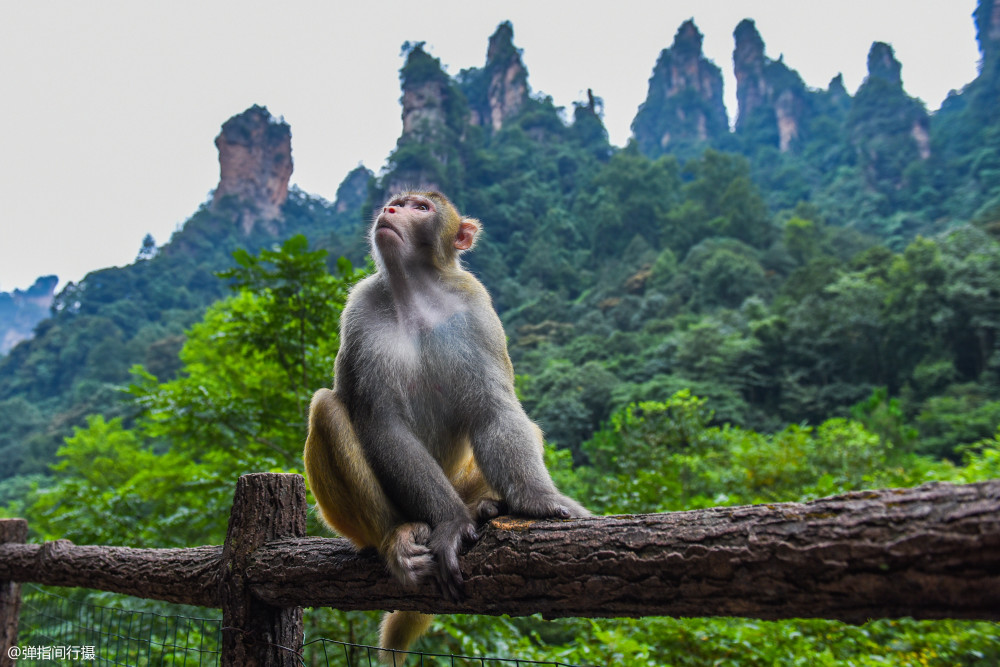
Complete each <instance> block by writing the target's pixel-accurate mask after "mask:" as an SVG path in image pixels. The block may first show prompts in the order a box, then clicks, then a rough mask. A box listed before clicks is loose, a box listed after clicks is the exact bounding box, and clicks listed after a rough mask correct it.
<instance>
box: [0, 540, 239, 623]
mask: <svg viewBox="0 0 1000 667" xmlns="http://www.w3.org/2000/svg"><path fill="white" fill-rule="evenodd" d="M221 561H222V547H221V546H205V547H192V548H189V549H132V548H129V547H104V546H91V545H81V546H77V545H75V544H73V543H72V542H70V541H69V540H56V541H54V542H46V543H44V544H18V545H15V544H7V545H4V544H0V580H3V579H12V580H14V581H31V582H34V583H36V584H44V585H48V586H83V587H85V588H93V589H95V590H99V591H112V592H114V593H124V594H125V595H134V596H136V597H140V598H151V599H154V600H166V601H167V602H177V603H179V604H193V605H198V606H201V607H215V608H219V607H220V606H221V605H220V603H219V564H220V562H221Z"/></svg>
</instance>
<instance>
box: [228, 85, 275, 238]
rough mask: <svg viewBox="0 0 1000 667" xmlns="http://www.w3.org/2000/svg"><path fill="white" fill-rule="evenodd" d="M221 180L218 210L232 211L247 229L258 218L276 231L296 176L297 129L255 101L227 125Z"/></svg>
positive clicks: (248, 229) (245, 230) (242, 227)
mask: <svg viewBox="0 0 1000 667" xmlns="http://www.w3.org/2000/svg"><path fill="white" fill-rule="evenodd" d="M215 145H216V147H217V148H218V149H219V172H220V175H219V185H218V187H216V189H215V195H214V196H213V197H212V208H213V209H214V210H216V211H219V212H222V211H225V212H233V213H234V214H235V216H236V218H237V221H238V223H239V225H240V227H241V229H242V230H243V232H244V233H245V234H249V233H250V232H251V231H252V230H253V229H254V227H255V225H257V224H258V223H260V224H263V225H265V228H266V229H268V230H269V231H271V232H272V233H276V231H277V230H276V227H275V225H274V224H273V223H274V221H276V220H280V219H281V206H282V205H283V204H284V203H285V200H286V199H287V198H288V181H289V179H290V178H291V176H292V133H291V129H290V128H289V126H288V124H287V123H285V122H284V121H280V120H276V119H275V118H274V117H272V116H271V114H270V113H269V112H268V110H267V108H265V107H261V106H257V105H254V106H252V107H250V108H249V109H247V110H246V111H244V112H243V113H241V114H239V115H236V116H233V117H232V118H230V119H229V120H227V121H226V122H225V123H223V125H222V132H220V133H219V136H218V137H216V139H215Z"/></svg>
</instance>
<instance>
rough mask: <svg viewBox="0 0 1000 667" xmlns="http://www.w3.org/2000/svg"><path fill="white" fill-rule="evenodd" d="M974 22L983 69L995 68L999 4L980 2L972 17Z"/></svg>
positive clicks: (998, 50)
mask: <svg viewBox="0 0 1000 667" xmlns="http://www.w3.org/2000/svg"><path fill="white" fill-rule="evenodd" d="M973 16H974V18H975V21H976V40H978V42H979V51H980V53H982V54H983V67H984V68H985V67H993V66H996V64H997V61H998V60H1000V3H998V2H996V0H980V2H979V6H977V7H976V11H975V14H974V15H973Z"/></svg>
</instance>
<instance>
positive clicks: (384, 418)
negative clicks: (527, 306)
mask: <svg viewBox="0 0 1000 667" xmlns="http://www.w3.org/2000/svg"><path fill="white" fill-rule="evenodd" d="M479 231H480V223H479V221H477V220H474V219H472V218H463V217H462V216H461V215H460V214H459V213H458V211H457V210H456V209H455V207H454V206H453V205H452V204H451V202H450V201H448V199H447V198H446V197H445V196H444V195H442V194H439V193H437V192H407V193H404V194H401V195H398V196H395V197H393V198H392V199H390V200H389V201H388V202H387V203H386V205H385V206H384V207H383V208H382V210H381V211H380V212H379V213H378V215H377V216H376V218H375V221H374V223H373V224H372V227H371V232H370V241H371V247H372V255H373V256H374V257H375V263H376V265H377V267H378V271H377V272H376V273H375V274H374V275H371V276H369V277H367V278H365V279H364V280H363V281H361V282H360V283H358V284H357V285H356V286H355V287H354V289H353V290H352V291H351V294H350V297H349V298H348V300H347V305H346V306H345V308H344V312H343V314H342V316H341V327H340V329H341V331H340V336H341V338H340V352H339V353H338V354H337V360H336V364H335V375H334V387H333V390H332V391H331V390H329V389H320V390H319V391H317V392H316V394H315V396H313V401H312V406H311V408H310V413H309V436H308V438H307V440H306V446H305V467H306V475H307V476H308V478H309V484H310V487H311V488H312V492H313V494H314V495H315V496H316V500H317V502H318V504H319V510H320V514H321V515H322V517H323V519H324V520H325V521H326V523H328V524H329V525H330V526H331V527H333V529H334V530H336V531H337V532H339V533H340V534H341V535H344V536H345V537H347V538H349V539H350V540H351V541H352V542H353V543H354V544H355V545H357V546H358V547H359V548H364V547H375V548H376V549H378V551H379V553H381V554H382V556H383V557H384V558H385V561H386V563H387V564H388V568H389V570H390V571H391V572H392V573H393V574H394V575H395V576H396V577H397V578H398V579H399V580H400V581H401V582H402V583H403V584H405V585H408V586H412V585H415V584H416V583H417V582H419V581H421V580H422V579H424V578H425V577H427V576H431V577H433V578H434V580H435V581H436V582H437V584H438V586H439V588H440V589H441V592H442V593H443V594H444V595H445V596H447V597H448V598H451V599H458V598H460V597H461V593H462V573H461V571H460V570H459V566H458V554H459V551H460V550H461V548H462V547H463V544H464V543H469V542H474V541H475V540H476V539H478V535H477V533H476V522H477V521H485V520H487V519H490V518H492V517H495V516H497V515H498V514H500V513H501V512H502V511H509V512H511V513H513V514H519V515H522V516H527V517H534V518H560V519H568V518H570V517H580V516H587V515H588V514H589V513H588V512H587V510H586V509H584V507H583V506H581V505H580V504H579V503H577V502H576V501H574V500H572V499H571V498H568V497H566V496H564V495H562V494H561V493H559V491H558V490H557V489H556V487H555V485H554V484H553V483H552V479H551V478H550V477H549V473H548V471H547V470H546V469H545V464H544V462H543V460H542V433H541V431H540V430H539V428H538V427H537V426H536V425H535V424H534V423H533V422H532V421H531V420H530V419H529V418H528V416H527V415H526V414H525V412H524V409H523V408H522V407H521V404H520V402H519V401H518V399H517V396H516V395H515V393H514V370H513V367H512V366H511V362H510V357H509V356H508V354H507V344H506V339H505V337H504V331H503V327H502V325H501V324H500V318H499V317H497V314H496V311H495V310H494V309H493V303H492V301H491V300H490V297H489V295H488V294H487V292H486V289H485V288H484V287H483V285H482V284H481V283H480V282H479V281H478V280H477V279H476V278H475V277H474V276H473V275H472V274H471V273H469V272H468V271H466V270H464V269H463V268H462V266H461V264H460V262H459V254H460V253H461V252H463V251H465V250H468V249H470V248H471V247H472V246H473V243H475V240H476V235H477V234H478V233H479ZM431 619H432V616H429V615H426V614H419V613H416V612H398V611H397V612H392V613H391V614H387V615H386V616H385V618H384V620H383V622H382V631H381V638H380V640H381V644H382V647H383V648H394V649H399V650H405V649H406V648H407V647H408V646H409V645H410V644H411V643H412V642H413V641H414V640H415V639H416V638H417V637H419V636H420V635H421V634H422V633H423V632H424V631H425V630H426V629H427V627H428V625H429V624H430V621H431Z"/></svg>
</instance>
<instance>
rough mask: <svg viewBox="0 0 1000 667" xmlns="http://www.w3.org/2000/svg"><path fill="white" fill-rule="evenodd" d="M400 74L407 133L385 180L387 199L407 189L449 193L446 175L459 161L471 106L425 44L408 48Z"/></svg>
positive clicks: (383, 185) (383, 183) (406, 47)
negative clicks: (462, 137)
mask: <svg viewBox="0 0 1000 667" xmlns="http://www.w3.org/2000/svg"><path fill="white" fill-rule="evenodd" d="M403 48H404V49H405V50H408V53H407V57H406V64H404V65H403V68H402V70H400V81H401V84H402V89H403V97H402V104H403V113H402V120H403V132H402V134H401V135H400V137H399V140H398V141H397V142H396V150H395V151H394V152H393V155H392V157H391V158H390V160H391V161H390V169H389V172H388V173H387V174H386V176H385V178H384V179H383V181H382V184H381V185H382V188H381V189H382V192H380V193H378V196H379V198H381V197H382V196H384V195H385V194H388V193H392V192H398V191H401V190H408V189H422V190H423V189H432V190H439V189H442V188H444V189H447V188H446V186H447V184H448V171H449V169H454V168H455V165H456V163H457V160H458V156H457V154H456V150H455V147H456V145H457V143H458V141H459V139H460V138H461V136H462V134H463V133H464V131H465V127H466V126H467V122H468V115H469V111H468V104H467V103H466V101H465V97H464V96H463V95H462V92H461V90H459V88H458V85H457V84H456V83H455V82H454V81H453V80H452V79H451V77H449V76H448V75H447V74H446V73H445V71H444V70H443V69H442V68H441V61H440V60H439V59H438V58H435V57H433V56H431V55H430V54H429V53H427V52H426V51H425V50H424V48H423V43H418V44H413V45H411V44H405V45H404V46H403Z"/></svg>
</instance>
